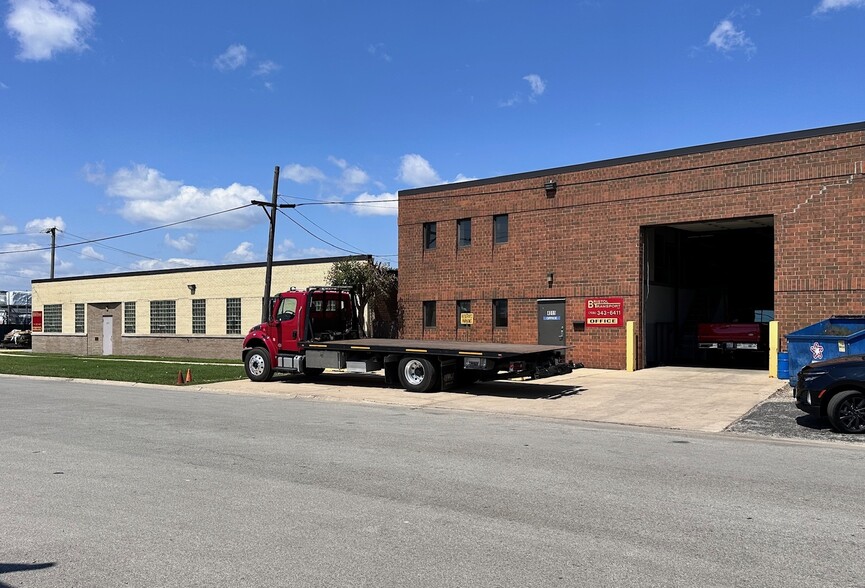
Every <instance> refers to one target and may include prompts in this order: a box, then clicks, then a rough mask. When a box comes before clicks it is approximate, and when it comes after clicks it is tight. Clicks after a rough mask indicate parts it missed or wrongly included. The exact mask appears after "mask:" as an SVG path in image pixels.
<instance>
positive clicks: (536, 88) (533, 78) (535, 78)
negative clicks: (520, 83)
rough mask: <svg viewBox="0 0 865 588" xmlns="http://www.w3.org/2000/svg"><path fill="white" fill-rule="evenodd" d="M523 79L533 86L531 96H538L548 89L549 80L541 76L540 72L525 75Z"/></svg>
mask: <svg viewBox="0 0 865 588" xmlns="http://www.w3.org/2000/svg"><path fill="white" fill-rule="evenodd" d="M523 79H524V80H525V81H527V82H528V83H529V86H531V88H532V93H531V97H530V99H532V98H536V97H538V96H540V95H541V94H543V93H544V91H545V90H546V89H547V82H545V81H544V80H542V79H541V76H539V75H538V74H529V75H527V76H523Z"/></svg>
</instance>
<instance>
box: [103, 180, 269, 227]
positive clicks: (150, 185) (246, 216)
mask: <svg viewBox="0 0 865 588" xmlns="http://www.w3.org/2000/svg"><path fill="white" fill-rule="evenodd" d="M106 192H107V193H108V194H109V195H111V196H116V197H119V198H122V199H123V200H124V202H123V204H122V206H121V208H120V211H119V212H120V215H121V216H122V217H123V218H125V219H127V220H129V221H132V222H136V223H157V224H168V223H173V222H178V221H182V220H186V219H190V218H195V217H199V216H203V215H207V214H211V213H215V212H220V211H223V210H228V209H231V208H237V207H240V206H245V205H248V204H249V203H250V201H251V200H262V199H263V196H262V194H261V192H259V191H258V190H257V189H256V188H253V187H252V186H244V185H241V184H237V183H234V184H231V185H230V186H228V187H226V188H207V189H205V188H198V187H196V186H189V185H185V184H184V183H183V182H180V181H176V180H168V179H166V178H165V177H163V175H162V173H161V172H160V171H159V170H156V169H153V168H149V167H147V166H146V165H141V164H136V165H135V166H133V167H132V168H122V169H120V170H118V171H116V172H115V173H114V174H113V175H112V176H111V178H110V180H109V181H108V187H107V189H106ZM264 218H265V217H264V215H261V214H260V212H259V211H258V210H257V209H254V208H251V207H250V208H245V209H243V210H237V211H234V212H230V213H226V214H220V215H216V216H212V217H209V218H206V219H201V220H199V221H195V223H194V224H195V226H198V227H202V228H210V229H224V228H232V229H245V228H248V227H250V226H252V225H254V224H257V223H259V222H263V220H264Z"/></svg>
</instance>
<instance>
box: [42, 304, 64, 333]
mask: <svg viewBox="0 0 865 588" xmlns="http://www.w3.org/2000/svg"><path fill="white" fill-rule="evenodd" d="M42 331H43V332H44V333H60V332H62V331H63V305H62V304H46V305H45V306H44V307H43V308H42Z"/></svg>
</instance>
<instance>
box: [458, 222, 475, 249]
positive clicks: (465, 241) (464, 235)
mask: <svg viewBox="0 0 865 588" xmlns="http://www.w3.org/2000/svg"><path fill="white" fill-rule="evenodd" d="M471 244H472V219H470V218H461V219H460V220H458V221H457V247H468V246H469V245H471Z"/></svg>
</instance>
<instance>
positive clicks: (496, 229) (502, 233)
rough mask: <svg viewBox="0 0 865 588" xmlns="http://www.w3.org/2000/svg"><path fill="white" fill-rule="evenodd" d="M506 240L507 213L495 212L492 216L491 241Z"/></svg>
mask: <svg viewBox="0 0 865 588" xmlns="http://www.w3.org/2000/svg"><path fill="white" fill-rule="evenodd" d="M507 242H508V215H506V214H497V215H495V216H494V217H493V243H507Z"/></svg>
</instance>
